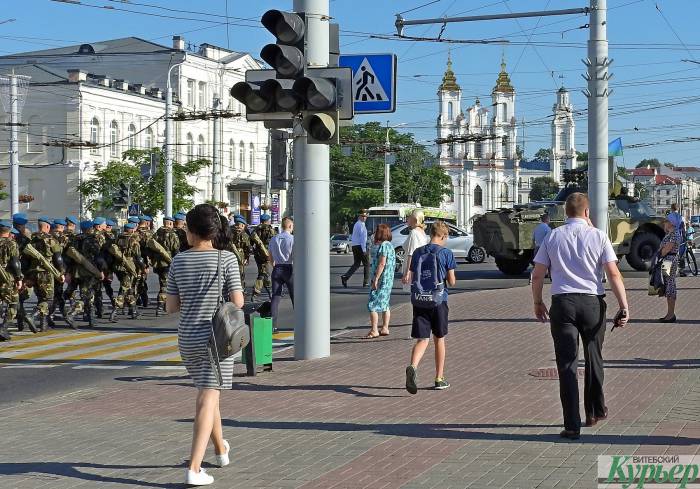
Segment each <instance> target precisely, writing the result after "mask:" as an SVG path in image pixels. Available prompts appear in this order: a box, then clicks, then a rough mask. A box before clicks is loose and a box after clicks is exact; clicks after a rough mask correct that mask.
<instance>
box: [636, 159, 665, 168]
mask: <svg viewBox="0 0 700 489" xmlns="http://www.w3.org/2000/svg"><path fill="white" fill-rule="evenodd" d="M647 166H649V167H651V168H659V167H660V166H661V162H660V161H659V160H658V158H645V159H643V160H642V161H640V162H639V163H637V168H646V167H647Z"/></svg>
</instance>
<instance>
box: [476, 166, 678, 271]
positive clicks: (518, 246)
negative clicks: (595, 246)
mask: <svg viewBox="0 0 700 489" xmlns="http://www.w3.org/2000/svg"><path fill="white" fill-rule="evenodd" d="M567 180H568V181H567V183H566V185H565V186H564V188H562V190H561V191H560V192H559V195H557V197H556V199H555V200H553V201H546V202H532V203H529V204H522V205H516V206H515V208H513V209H498V210H492V211H488V212H486V213H485V214H483V215H481V216H479V217H478V218H477V219H475V220H474V225H473V231H474V245H475V246H481V247H482V248H484V249H485V250H486V253H487V254H488V255H490V256H493V257H494V258H495V260H496V266H497V267H498V269H499V270H500V271H501V272H503V273H505V274H507V275H520V274H522V273H523V272H524V271H525V270H527V268H528V266H529V265H530V263H531V262H532V259H533V252H534V242H533V240H532V232H533V230H534V229H535V227H536V226H537V225H538V224H539V223H540V218H541V216H542V214H544V213H547V214H548V215H549V225H550V226H551V227H553V228H555V227H557V226H560V225H562V224H563V223H564V220H565V219H566V214H565V212H564V201H565V200H566V197H567V196H568V195H569V194H570V193H572V192H580V191H585V186H584V185H583V181H582V180H583V179H582V178H581V177H580V174H579V175H575V176H573V177H571V176H570V178H568V179H567ZM663 219H664V218H663V217H661V216H657V215H656V213H655V212H654V210H653V209H652V208H651V206H649V205H648V204H647V203H646V202H642V201H639V200H638V199H635V198H632V197H629V196H628V195H627V192H626V189H624V188H623V189H621V191H619V195H616V196H614V197H613V198H611V199H610V201H609V206H608V232H609V235H610V241H611V242H612V244H613V248H614V249H615V253H616V254H617V256H618V258H620V259H621V258H622V257H623V256H624V257H626V258H627V263H629V264H630V266H631V267H632V268H634V269H635V270H640V271H643V270H647V269H648V267H649V264H650V262H651V259H652V257H653V256H654V253H656V251H657V250H658V248H659V244H660V243H661V239H662V238H663V236H664V232H663V226H662V223H663Z"/></svg>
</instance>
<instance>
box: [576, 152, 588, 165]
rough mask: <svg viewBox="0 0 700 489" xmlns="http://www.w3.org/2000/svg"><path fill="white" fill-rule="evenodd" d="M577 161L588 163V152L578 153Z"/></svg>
mask: <svg viewBox="0 0 700 489" xmlns="http://www.w3.org/2000/svg"><path fill="white" fill-rule="evenodd" d="M576 160H577V161H579V162H581V161H585V162H586V163H587V162H588V152H587V151H586V152H584V151H576Z"/></svg>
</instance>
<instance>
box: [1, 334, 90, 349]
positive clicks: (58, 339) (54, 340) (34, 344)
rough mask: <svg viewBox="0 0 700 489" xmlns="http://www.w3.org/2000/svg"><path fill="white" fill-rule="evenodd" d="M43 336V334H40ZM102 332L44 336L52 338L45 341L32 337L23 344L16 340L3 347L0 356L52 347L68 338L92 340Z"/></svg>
mask: <svg viewBox="0 0 700 489" xmlns="http://www.w3.org/2000/svg"><path fill="white" fill-rule="evenodd" d="M39 334H41V333H39ZM101 334H102V333H101V332H98V331H90V332H85V333H66V334H64V335H60V336H56V335H51V334H49V335H44V336H51V338H48V339H45V340H37V339H36V337H39V336H38V335H36V336H35V335H32V336H30V337H29V338H28V339H26V340H22V342H21V343H16V342H14V340H11V341H10V342H8V344H7V346H2V347H0V354H2V353H5V352H7V351H13V350H22V349H26V348H34V347H37V346H46V345H52V344H54V343H60V342H62V341H65V340H66V339H67V338H71V339H83V338H92V337H94V336H99V335H101Z"/></svg>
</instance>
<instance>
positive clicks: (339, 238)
mask: <svg viewBox="0 0 700 489" xmlns="http://www.w3.org/2000/svg"><path fill="white" fill-rule="evenodd" d="M351 249H352V240H351V239H350V236H348V235H347V234H334V235H333V236H331V252H333V251H335V252H336V253H338V254H340V253H345V254H348V253H349V252H350V250H351Z"/></svg>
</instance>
